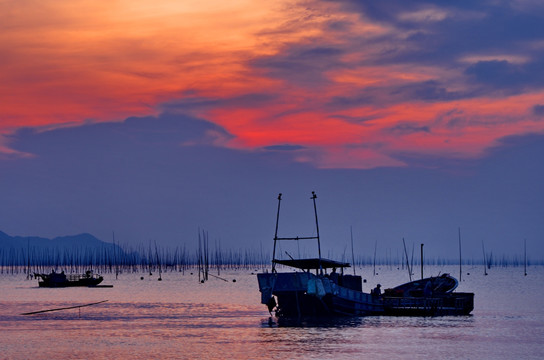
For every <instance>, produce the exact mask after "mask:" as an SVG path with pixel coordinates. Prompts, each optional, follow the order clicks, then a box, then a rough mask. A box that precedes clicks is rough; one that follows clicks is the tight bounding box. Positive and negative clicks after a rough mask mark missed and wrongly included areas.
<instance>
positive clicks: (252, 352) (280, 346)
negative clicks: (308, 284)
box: [0, 267, 544, 360]
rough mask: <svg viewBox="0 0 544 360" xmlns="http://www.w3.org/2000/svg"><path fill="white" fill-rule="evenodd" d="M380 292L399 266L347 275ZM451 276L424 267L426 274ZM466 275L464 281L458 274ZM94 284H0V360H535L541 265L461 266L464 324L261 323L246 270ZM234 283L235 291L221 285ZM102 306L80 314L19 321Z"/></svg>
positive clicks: (12, 280) (401, 276) (377, 320)
mask: <svg viewBox="0 0 544 360" xmlns="http://www.w3.org/2000/svg"><path fill="white" fill-rule="evenodd" d="M357 271H358V273H359V274H361V275H362V276H363V278H366V279H367V281H368V282H367V283H366V284H364V290H365V291H369V290H370V288H371V287H373V286H375V285H376V283H378V282H379V283H381V284H382V286H383V287H384V288H387V287H393V286H395V285H398V284H400V283H403V282H407V281H408V275H407V273H406V271H403V270H402V269H399V270H398V269H396V268H395V269H390V268H380V269H379V270H378V275H376V276H373V274H372V269H371V268H362V269H357ZM444 272H449V273H451V274H452V275H454V276H456V277H458V276H459V272H458V268H456V267H427V268H426V269H425V276H430V275H438V274H439V273H444ZM467 272H470V275H467ZM140 276H142V274H121V275H119V278H118V279H115V275H108V274H106V276H105V278H106V279H105V281H104V284H112V285H113V286H114V287H113V288H95V289H93V288H64V289H46V288H39V287H38V286H37V281H36V280H26V279H25V275H24V274H21V275H5V274H4V275H1V276H0V329H1V336H0V358H2V359H275V360H276V359H333V358H334V359H356V358H363V357H364V358H368V359H388V360H391V359H543V358H544V301H543V300H542V299H543V298H544V267H529V269H528V275H527V276H524V275H523V268H492V269H491V270H490V271H489V275H488V276H484V274H483V268H464V270H463V278H462V282H461V284H460V286H459V288H458V291H467V292H474V293H475V294H476V295H475V309H474V311H473V314H472V316H461V317H435V318H409V317H383V316H376V317H361V318H347V319H342V320H340V321H337V322H332V323H331V322H329V323H327V324H319V325H316V324H303V325H302V326H290V327H278V326H276V325H273V326H269V324H268V317H269V315H268V312H267V311H266V308H265V306H264V305H261V304H260V303H259V302H260V294H259V291H258V287H257V279H256V276H255V275H254V274H252V273H251V271H238V272H226V273H225V272H222V273H221V277H224V278H226V279H228V282H225V281H222V280H219V279H216V278H211V279H210V280H209V281H208V282H206V283H204V284H200V283H199V282H198V276H197V275H196V274H195V275H190V274H189V272H186V273H185V274H181V273H167V274H163V276H162V278H163V281H157V276H155V275H153V276H149V275H147V274H144V276H145V279H144V280H140ZM233 279H235V280H236V282H233V281H232V280H233ZM103 300H108V301H107V302H105V303H102V304H99V305H95V306H90V307H84V308H81V309H79V310H78V309H71V310H63V311H57V312H48V313H42V314H37V315H28V316H23V315H21V314H22V313H25V312H31V311H38V310H46V309H54V308H61V307H67V306H74V305H82V304H87V303H92V302H98V301H103Z"/></svg>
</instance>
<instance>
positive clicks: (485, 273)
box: [482, 240, 487, 275]
mask: <svg viewBox="0 0 544 360" xmlns="http://www.w3.org/2000/svg"><path fill="white" fill-rule="evenodd" d="M482 251H483V253H484V275H487V269H486V261H485V247H484V241H483V240H482Z"/></svg>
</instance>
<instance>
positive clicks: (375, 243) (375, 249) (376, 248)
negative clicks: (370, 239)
mask: <svg viewBox="0 0 544 360" xmlns="http://www.w3.org/2000/svg"><path fill="white" fill-rule="evenodd" d="M377 250H378V240H376V241H375V242H374V276H376V251H377Z"/></svg>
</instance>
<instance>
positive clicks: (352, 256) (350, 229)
mask: <svg viewBox="0 0 544 360" xmlns="http://www.w3.org/2000/svg"><path fill="white" fill-rule="evenodd" d="M349 232H350V234H351V262H352V264H353V275H356V274H355V252H354V251H353V227H352V226H350V227H349Z"/></svg>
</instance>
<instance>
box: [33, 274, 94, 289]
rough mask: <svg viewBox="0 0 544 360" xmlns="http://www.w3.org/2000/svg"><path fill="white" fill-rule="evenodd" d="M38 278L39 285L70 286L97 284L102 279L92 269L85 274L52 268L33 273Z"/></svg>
mask: <svg viewBox="0 0 544 360" xmlns="http://www.w3.org/2000/svg"><path fill="white" fill-rule="evenodd" d="M34 276H35V277H36V278H38V285H39V286H40V287H50V288H51V287H70V286H97V285H98V284H100V283H101V282H102V280H104V278H103V277H102V276H100V275H96V274H93V271H92V270H87V271H86V272H85V274H68V275H66V274H65V273H64V271H62V272H60V273H58V272H56V271H55V270H52V271H51V273H49V274H39V273H34Z"/></svg>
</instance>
